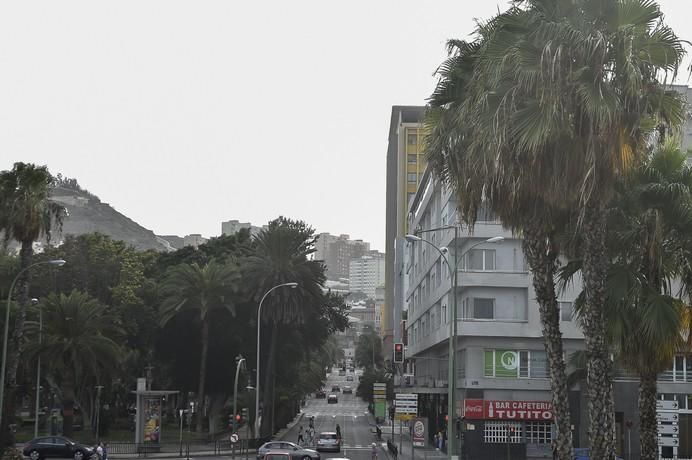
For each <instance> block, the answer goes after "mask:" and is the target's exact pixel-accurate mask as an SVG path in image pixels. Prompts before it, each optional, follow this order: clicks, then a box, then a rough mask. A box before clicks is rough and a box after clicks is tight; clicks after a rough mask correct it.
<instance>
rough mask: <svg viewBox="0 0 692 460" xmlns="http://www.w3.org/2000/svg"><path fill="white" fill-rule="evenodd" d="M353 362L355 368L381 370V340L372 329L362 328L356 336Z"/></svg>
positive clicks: (382, 358) (368, 327) (382, 363)
mask: <svg viewBox="0 0 692 460" xmlns="http://www.w3.org/2000/svg"><path fill="white" fill-rule="evenodd" d="M354 360H355V362H356V365H357V366H361V367H365V368H378V367H379V368H382V366H383V365H384V357H383V356H382V339H380V336H379V335H378V334H377V332H376V331H375V329H373V328H372V327H370V326H365V327H363V331H362V332H361V334H360V335H359V336H358V342H357V343H356V351H355V355H354Z"/></svg>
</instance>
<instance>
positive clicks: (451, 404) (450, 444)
mask: <svg viewBox="0 0 692 460" xmlns="http://www.w3.org/2000/svg"><path fill="white" fill-rule="evenodd" d="M457 239H458V230H457V227H454V244H455V245H456V244H457ZM504 239H505V237H504V236H493V237H492V238H488V239H486V240H483V241H479V242H478V243H476V244H474V245H472V246H471V247H470V248H468V249H467V250H466V251H464V252H463V253H462V254H461V257H457V251H454V268H452V265H451V264H450V263H449V259H448V258H447V256H446V255H445V254H447V253H448V251H447V250H446V249H447V248H440V247H438V246H437V245H435V244H434V243H431V242H430V241H428V240H424V239H423V238H421V237H420V236H418V235H410V234H409V235H406V241H408V242H410V243H415V242H418V241H421V242H423V243H427V244H429V245H430V246H432V247H433V248H435V249H436V250H437V252H439V253H440V256H441V257H442V260H444V261H445V264H446V265H447V268H448V269H449V274H450V276H451V277H452V279H453V285H452V299H453V300H452V305H453V306H452V309H451V311H450V312H449V316H450V319H451V320H450V322H449V358H448V359H449V371H448V373H449V375H448V377H447V417H448V423H447V430H448V432H449V435H448V436H447V439H448V441H447V455H448V456H449V458H453V457H455V455H454V454H455V452H456V433H455V430H456V423H455V421H454V419H453V417H455V416H456V386H457V384H456V383H457V374H456V350H457V316H458V315H457V289H458V287H459V285H458V278H457V269H458V267H459V260H460V259H463V258H464V256H465V255H466V254H467V253H468V252H470V251H471V250H472V249H474V248H475V247H477V246H480V245H481V244H486V243H500V242H502V241H503V240H504Z"/></svg>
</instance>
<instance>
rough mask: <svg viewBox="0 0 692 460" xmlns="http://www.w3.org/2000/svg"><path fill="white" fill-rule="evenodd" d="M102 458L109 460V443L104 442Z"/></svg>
mask: <svg viewBox="0 0 692 460" xmlns="http://www.w3.org/2000/svg"><path fill="white" fill-rule="evenodd" d="M102 460H108V443H107V442H105V443H103V457H102Z"/></svg>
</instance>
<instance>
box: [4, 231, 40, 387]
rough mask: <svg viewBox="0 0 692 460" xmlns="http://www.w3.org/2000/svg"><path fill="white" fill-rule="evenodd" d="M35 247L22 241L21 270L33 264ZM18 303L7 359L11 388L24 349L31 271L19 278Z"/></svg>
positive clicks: (20, 252) (13, 385) (14, 384)
mask: <svg viewBox="0 0 692 460" xmlns="http://www.w3.org/2000/svg"><path fill="white" fill-rule="evenodd" d="M33 254H34V249H33V241H30V240H27V241H22V248H21V250H20V251H19V260H20V262H21V264H20V267H19V268H20V270H24V269H25V268H26V267H28V266H29V265H31V259H32V258H33ZM16 289H17V305H18V306H19V309H18V311H17V316H16V317H15V320H14V333H13V335H12V348H11V350H10V356H9V357H8V359H7V385H8V386H9V387H10V388H14V387H15V386H17V367H18V366H19V359H20V357H21V355H22V351H23V349H24V343H23V341H24V340H23V339H24V321H25V320H26V306H27V304H28V303H29V271H28V270H27V271H25V272H24V274H22V276H21V277H20V278H19V279H18V280H17V287H16Z"/></svg>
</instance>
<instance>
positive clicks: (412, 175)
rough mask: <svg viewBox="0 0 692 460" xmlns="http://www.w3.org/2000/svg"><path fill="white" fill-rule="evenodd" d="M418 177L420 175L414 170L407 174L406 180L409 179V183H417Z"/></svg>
mask: <svg viewBox="0 0 692 460" xmlns="http://www.w3.org/2000/svg"><path fill="white" fill-rule="evenodd" d="M417 178H418V176H417V175H416V173H414V172H413V173H408V174H407V175H406V180H408V183H409V184H415V183H416V180H417Z"/></svg>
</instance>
